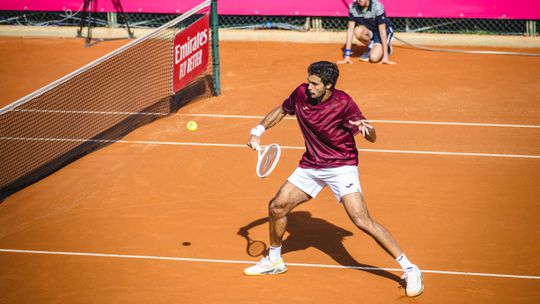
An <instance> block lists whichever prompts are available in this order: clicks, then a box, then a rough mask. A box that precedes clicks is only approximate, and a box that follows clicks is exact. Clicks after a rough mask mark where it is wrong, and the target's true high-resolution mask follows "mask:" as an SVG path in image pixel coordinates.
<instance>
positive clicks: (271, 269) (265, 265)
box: [244, 257, 287, 275]
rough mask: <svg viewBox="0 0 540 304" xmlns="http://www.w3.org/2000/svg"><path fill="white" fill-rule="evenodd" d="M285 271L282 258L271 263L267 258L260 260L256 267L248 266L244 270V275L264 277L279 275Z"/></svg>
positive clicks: (285, 267)
mask: <svg viewBox="0 0 540 304" xmlns="http://www.w3.org/2000/svg"><path fill="white" fill-rule="evenodd" d="M286 271H287V266H285V262H284V261H283V259H282V258H280V259H279V261H277V262H272V261H270V259H269V258H268V257H264V258H262V260H261V261H260V262H259V263H257V264H256V265H253V266H250V267H248V268H246V269H244V274H245V275H264V274H279V273H284V272H286Z"/></svg>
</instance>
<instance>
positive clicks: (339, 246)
mask: <svg viewBox="0 0 540 304" xmlns="http://www.w3.org/2000/svg"><path fill="white" fill-rule="evenodd" d="M265 223H268V218H261V219H258V220H255V221H253V222H251V223H249V224H247V225H246V226H244V227H241V228H240V229H239V230H238V235H240V236H243V237H245V238H246V239H247V238H249V237H248V235H249V230H250V229H252V228H254V227H257V226H260V225H263V224H265ZM287 232H288V233H289V235H288V237H287V238H286V239H285V240H283V247H282V253H283V254H285V253H287V252H293V251H298V250H306V249H308V248H310V247H314V248H316V249H318V250H320V251H322V252H324V253H326V254H327V255H328V256H330V257H331V258H332V259H334V261H336V262H337V263H339V264H340V265H342V266H353V267H359V268H358V270H361V271H365V272H369V273H371V274H374V275H378V276H381V277H384V278H387V279H390V280H393V281H396V282H397V283H399V284H400V285H402V286H403V281H402V280H401V278H400V277H399V276H397V275H395V274H393V273H391V272H389V271H386V270H383V269H380V268H378V267H376V266H372V265H367V264H362V263H360V262H358V261H357V260H356V259H355V258H354V257H352V256H351V254H350V253H349V251H347V249H346V248H345V246H343V241H344V239H345V237H348V236H352V235H353V233H352V232H350V231H348V230H346V229H343V228H341V227H338V226H336V225H334V224H332V223H329V222H327V221H325V220H323V219H320V218H316V217H312V216H311V213H309V212H307V211H294V212H291V213H290V214H289V215H288V216H287ZM373 245H374V246H377V245H376V243H375V242H374V243H373ZM366 268H367V269H366ZM369 268H375V269H369Z"/></svg>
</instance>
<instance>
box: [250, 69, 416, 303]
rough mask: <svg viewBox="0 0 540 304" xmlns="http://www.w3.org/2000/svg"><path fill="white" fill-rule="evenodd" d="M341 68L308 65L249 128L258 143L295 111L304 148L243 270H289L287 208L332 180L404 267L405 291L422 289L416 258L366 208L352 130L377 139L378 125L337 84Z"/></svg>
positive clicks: (352, 212)
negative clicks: (261, 248)
mask: <svg viewBox="0 0 540 304" xmlns="http://www.w3.org/2000/svg"><path fill="white" fill-rule="evenodd" d="M338 77H339V70H338V68H337V66H336V65H335V64H334V63H331V62H327V61H319V62H315V63H313V64H311V65H310V66H309V67H308V78H307V81H308V83H307V84H302V85H300V86H299V87H297V88H296V89H295V90H294V91H293V92H292V94H291V95H290V96H289V98H287V99H286V100H285V101H284V102H283V104H282V105H280V106H278V107H276V108H275V109H274V110H272V111H270V113H268V114H267V115H266V116H265V117H264V118H263V120H262V121H261V123H260V124H259V125H258V126H257V127H256V128H254V129H252V130H251V134H250V137H249V141H248V144H247V145H248V146H249V147H250V148H252V149H255V147H256V146H258V145H259V143H260V139H261V135H262V134H263V133H264V131H265V130H267V129H269V128H271V127H273V126H274V125H275V124H277V123H278V122H279V121H281V120H282V119H283V117H285V116H286V115H296V118H297V120H298V124H299V125H300V129H301V130H302V135H303V136H304V141H305V145H306V152H305V153H304V155H303V156H302V159H301V160H300V163H299V166H298V168H297V169H296V170H295V171H294V172H293V174H292V175H291V176H290V177H289V178H288V179H287V181H286V182H285V183H284V184H283V185H282V186H281V188H280V189H279V191H278V193H277V194H276V196H275V197H274V198H273V199H272V200H271V201H270V206H269V222H270V250H269V255H268V256H267V257H264V258H263V259H262V260H261V261H260V262H259V263H257V264H256V265H254V266H250V267H248V268H246V269H245V270H244V273H245V274H246V275H263V274H278V273H283V272H285V271H287V267H286V265H285V262H284V261H283V259H282V258H281V243H282V238H283V234H284V233H285V229H286V226H287V214H288V213H289V212H290V211H291V210H292V209H293V208H295V207H296V206H298V205H300V204H302V203H304V202H307V201H308V200H310V199H312V198H314V197H316V196H317V194H318V193H319V192H320V191H321V190H322V189H323V188H324V187H325V186H328V187H329V188H330V189H331V190H332V192H333V193H334V196H335V197H336V199H337V200H338V201H339V202H340V203H342V204H343V206H344V207H345V210H346V212H347V214H348V215H349V217H350V218H351V220H352V221H353V223H354V224H355V225H356V226H357V227H358V228H359V229H361V230H362V231H364V232H366V233H367V234H369V235H370V236H371V237H373V238H374V239H375V240H376V241H377V243H378V244H379V245H381V246H382V247H383V249H384V250H386V251H387V252H388V253H389V254H391V255H392V256H393V257H394V258H395V259H396V261H397V262H398V263H399V264H400V266H401V267H402V268H403V271H404V272H405V274H404V278H405V280H406V281H407V287H406V294H407V295H408V296H411V297H412V296H417V295H420V294H421V293H422V291H423V284H422V274H421V272H420V270H419V269H418V267H417V266H416V265H414V264H412V263H411V262H410V261H409V260H408V259H407V257H406V256H405V254H404V253H403V251H402V250H401V248H400V247H399V245H398V244H397V242H396V241H395V240H394V238H393V237H392V235H390V233H389V232H388V231H387V230H386V229H385V228H384V227H383V226H381V225H380V224H379V223H377V222H375V221H374V220H373V219H372V218H371V217H370V216H369V213H368V210H367V208H366V204H365V201H364V198H363V196H362V189H361V186H360V181H359V178H358V167H357V166H358V150H357V148H356V142H355V140H354V136H355V135H356V134H358V133H362V135H363V137H364V138H365V139H367V140H368V141H370V142H375V140H376V139H377V136H376V133H375V128H374V127H373V126H372V125H371V124H370V123H369V121H368V120H366V118H365V117H364V115H363V114H362V112H361V111H360V109H359V108H358V106H357V105H356V103H355V102H354V101H353V100H352V98H351V97H350V96H349V95H347V94H346V93H345V92H343V91H340V90H337V89H335V88H334V87H335V84H336V82H337V79H338Z"/></svg>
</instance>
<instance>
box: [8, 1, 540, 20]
mask: <svg viewBox="0 0 540 304" xmlns="http://www.w3.org/2000/svg"><path fill="white" fill-rule="evenodd" d="M119 1H120V3H121V4H122V7H123V8H124V11H126V12H133V13H181V12H185V11H187V10H189V9H190V8H192V7H193V6H195V5H196V4H198V3H200V2H201V1H200V0H182V1H171V0H151V1H148V0H94V1H93V2H94V3H95V4H94V5H95V11H97V12H115V11H117V7H116V6H115V5H114V4H115V3H118V2H119ZM350 2H352V0H294V1H293V0H273V1H268V0H218V11H219V14H221V15H265V16H333V17H341V16H347V6H348V3H350ZM382 2H383V4H384V5H385V7H386V11H387V14H388V16H390V17H409V18H418V17H420V18H490V19H500V18H502V19H526V20H539V19H540V1H539V0H515V1H509V0H407V1H404V0H382ZM82 3H83V0H0V10H18V11H23V10H28V11H65V10H71V11H73V12H75V11H77V10H79V9H80V8H81V5H82Z"/></svg>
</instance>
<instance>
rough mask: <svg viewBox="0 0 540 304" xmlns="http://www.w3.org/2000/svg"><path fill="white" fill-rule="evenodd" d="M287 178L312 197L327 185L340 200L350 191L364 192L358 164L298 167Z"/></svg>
mask: <svg viewBox="0 0 540 304" xmlns="http://www.w3.org/2000/svg"><path fill="white" fill-rule="evenodd" d="M287 180H288V181H289V182H290V183H292V184H293V185H295V186H296V187H298V188H300V190H302V191H304V192H305V193H307V194H308V195H309V196H311V197H312V198H315V197H316V196H317V194H319V192H321V190H322V189H323V188H324V187H325V186H328V187H329V188H330V190H332V192H333V193H334V196H335V197H336V199H337V200H338V202H341V198H342V197H343V196H345V195H347V194H349V193H354V192H360V193H362V187H361V185H360V179H359V178H358V168H357V167H356V166H343V167H337V168H329V169H303V168H300V167H298V168H296V170H294V172H293V173H292V174H291V176H289V178H288V179H287Z"/></svg>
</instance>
